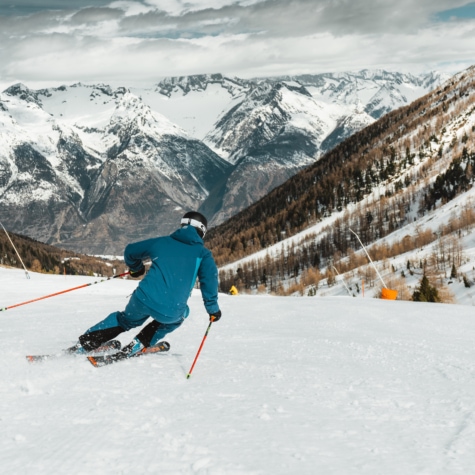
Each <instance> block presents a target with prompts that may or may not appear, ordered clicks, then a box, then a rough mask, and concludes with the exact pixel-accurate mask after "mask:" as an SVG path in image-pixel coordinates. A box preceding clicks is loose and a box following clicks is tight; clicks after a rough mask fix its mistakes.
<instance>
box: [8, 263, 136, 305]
mask: <svg viewBox="0 0 475 475" xmlns="http://www.w3.org/2000/svg"><path fill="white" fill-rule="evenodd" d="M128 274H130V272H129V271H127V272H124V273H123V274H118V275H114V276H113V277H107V279H102V280H96V282H90V283H89V284H83V285H78V286H77V287H73V288H71V289H67V290H61V291H60V292H55V293H54V294H49V295H44V296H43V297H38V298H36V299H32V300H27V301H26V302H21V303H17V304H15V305H10V306H9V307H4V308H0V312H4V311H5V310H9V309H11V308H15V307H20V306H21V305H26V304H29V303H33V302H38V300H44V299H47V298H50V297H55V296H56V295H61V294H65V293H66V292H72V291H73V290H78V289H83V288H84V287H89V286H90V285H94V284H100V283H101V282H106V281H108V280H111V279H117V277H124V276H126V275H128Z"/></svg>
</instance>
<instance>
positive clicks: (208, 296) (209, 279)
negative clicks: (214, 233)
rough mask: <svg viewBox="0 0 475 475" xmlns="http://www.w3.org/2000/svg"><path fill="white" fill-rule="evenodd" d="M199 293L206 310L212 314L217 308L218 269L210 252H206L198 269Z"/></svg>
mask: <svg viewBox="0 0 475 475" xmlns="http://www.w3.org/2000/svg"><path fill="white" fill-rule="evenodd" d="M198 279H199V281H200V289H201V295H202V297H203V303H204V306H205V308H206V311H207V312H208V313H209V314H210V315H212V314H213V313H216V312H217V311H218V310H219V305H218V269H217V267H216V264H215V262H214V259H213V256H212V255H211V252H210V251H209V250H208V249H206V252H205V254H204V256H203V260H202V261H201V265H200V267H199V269H198Z"/></svg>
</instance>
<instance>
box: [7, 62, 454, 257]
mask: <svg viewBox="0 0 475 475" xmlns="http://www.w3.org/2000/svg"><path fill="white" fill-rule="evenodd" d="M445 79H447V78H446V77H445V76H443V75H441V74H436V73H431V74H426V75H420V76H413V75H409V74H400V73H390V72H385V71H361V72H358V73H344V74H321V75H314V76H313V75H306V76H297V77H280V78H261V79H253V80H243V79H239V78H228V77H225V76H222V75H220V74H214V75H201V76H189V77H182V78H168V79H165V80H162V81H161V82H159V83H158V84H156V85H154V86H153V87H151V88H148V89H147V88H143V89H137V88H132V87H131V88H125V87H120V88H116V89H112V88H111V87H110V86H108V85H103V84H101V85H83V84H74V85H71V86H62V87H59V88H51V89H42V90H31V89H29V88H28V87H26V86H25V85H22V84H16V85H13V86H11V87H9V88H8V89H6V90H5V91H4V92H3V93H2V94H0V213H1V216H2V222H3V223H4V224H5V226H6V227H7V228H9V229H10V230H12V231H15V232H19V233H22V234H25V235H28V236H31V237H33V238H35V239H38V240H41V241H43V242H47V243H50V244H55V245H60V246H62V247H66V248H71V249H74V250H78V251H81V252H86V253H95V254H120V253H121V252H122V251H123V248H124V245H125V244H126V243H127V242H130V241H134V240H139V239H143V238H146V237H150V236H154V235H157V234H160V233H167V232H170V231H171V230H173V229H174V228H175V227H176V225H177V222H178V218H179V217H180V215H181V214H182V213H183V212H184V210H189V209H198V208H199V209H201V210H202V211H203V212H204V213H205V214H207V215H208V217H209V220H210V222H211V223H212V224H218V223H221V222H223V221H224V220H225V219H227V218H229V217H231V216H233V215H235V214H236V213H237V212H239V211H241V210H243V209H244V208H246V207H248V206H249V205H250V204H252V203H254V202H256V201H257V200H259V199H260V198H262V197H263V196H265V195H266V194H267V193H268V192H269V191H270V190H271V189H273V188H275V187H276V186H278V185H280V184H281V183H283V182H284V181H285V180H287V179H288V178H290V177H291V176H293V175H294V174H295V173H297V172H298V171H299V170H301V169H303V168H305V167H307V166H309V165H311V164H313V163H315V162H316V161H317V160H319V158H320V157H322V155H323V154H324V153H325V152H326V151H328V150H330V149H332V148H333V147H334V146H335V145H337V144H338V143H340V142H341V141H343V140H344V139H345V138H347V137H349V136H351V135H352V134H354V133H355V132H356V131H359V130H361V129H363V128H365V127H366V126H368V125H370V124H372V123H373V122H375V121H376V120H377V119H378V118H380V117H381V116H383V115H384V114H386V113H387V112H389V111H391V110H394V109H397V108H398V107H401V106H403V105H407V104H409V103H411V102H412V101H413V100H414V99H416V98H418V97H421V96H423V95H425V94H426V93H428V92H429V91H431V90H432V89H434V88H435V87H437V86H438V85H439V84H440V83H441V82H443V81H444V80H445Z"/></svg>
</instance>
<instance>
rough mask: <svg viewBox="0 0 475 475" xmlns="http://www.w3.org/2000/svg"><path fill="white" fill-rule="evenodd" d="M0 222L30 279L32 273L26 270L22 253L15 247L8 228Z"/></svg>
mask: <svg viewBox="0 0 475 475" xmlns="http://www.w3.org/2000/svg"><path fill="white" fill-rule="evenodd" d="M0 224H1V225H2V228H3V230H4V231H5V234H6V235H7V238H8V240H9V241H10V244H11V245H12V247H13V249H14V250H15V253H16V255H17V256H18V259H20V262H21V265H22V266H23V269H25V275H26V278H27V279H29V278H30V274H28V271H27V270H26V267H25V264H24V263H23V260H22V258H21V256H20V253H19V252H18V251H17V248H16V247H15V244H13V241H12V240H11V238H10V235H9V234H8V233H7V230H6V229H5V226H4V225H3V224H2V223H0Z"/></svg>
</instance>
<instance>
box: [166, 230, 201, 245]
mask: <svg viewBox="0 0 475 475" xmlns="http://www.w3.org/2000/svg"><path fill="white" fill-rule="evenodd" d="M170 236H171V237H172V238H173V239H176V240H177V241H180V242H184V243H185V244H203V239H201V237H200V236H199V234H198V231H197V230H196V229H195V228H194V227H193V226H183V227H182V228H180V229H177V230H176V231H175V232H173V233H172V234H171V235H170Z"/></svg>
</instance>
